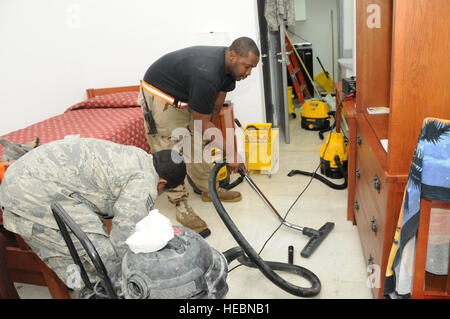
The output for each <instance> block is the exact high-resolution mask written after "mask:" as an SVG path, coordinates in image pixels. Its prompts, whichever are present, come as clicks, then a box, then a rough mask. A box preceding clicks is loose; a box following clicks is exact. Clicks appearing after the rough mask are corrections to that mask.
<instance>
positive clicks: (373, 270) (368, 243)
mask: <svg viewBox="0 0 450 319" xmlns="http://www.w3.org/2000/svg"><path fill="white" fill-rule="evenodd" d="M355 203H357V205H358V207H357V208H355V207H354V216H355V220H356V224H357V228H358V233H359V237H360V240H361V246H362V250H363V256H364V261H365V262H366V266H367V276H368V280H367V284H368V285H370V288H372V294H373V296H374V297H375V298H378V297H379V293H380V288H381V287H382V286H383V285H382V283H381V281H382V280H383V278H384V276H383V274H382V272H383V266H382V262H383V261H382V258H383V231H382V229H383V228H384V222H383V225H381V224H379V221H376V223H377V230H376V231H374V226H373V217H374V216H373V214H372V213H373V212H374V211H373V207H370V202H369V201H367V200H365V199H364V198H361V197H360V195H359V193H358V192H356V193H355ZM355 206H356V205H355ZM374 215H376V213H375V214H374ZM384 271H386V270H384Z"/></svg>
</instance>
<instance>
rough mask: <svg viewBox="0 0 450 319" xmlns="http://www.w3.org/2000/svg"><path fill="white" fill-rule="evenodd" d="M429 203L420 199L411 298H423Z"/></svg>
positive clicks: (428, 229) (429, 213) (428, 228)
mask: <svg viewBox="0 0 450 319" xmlns="http://www.w3.org/2000/svg"><path fill="white" fill-rule="evenodd" d="M430 215H431V201H429V200H426V199H422V200H421V203H420V221H419V229H418V231H417V245H416V258H415V259H416V261H415V264H414V282H413V289H412V298H423V297H424V289H425V266H426V263H427V248H428V233H429V231H430Z"/></svg>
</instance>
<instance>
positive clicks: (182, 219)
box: [176, 200, 211, 238]
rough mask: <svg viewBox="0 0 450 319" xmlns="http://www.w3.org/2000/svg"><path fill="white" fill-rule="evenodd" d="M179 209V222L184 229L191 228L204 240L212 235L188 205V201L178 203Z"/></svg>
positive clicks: (177, 207)
mask: <svg viewBox="0 0 450 319" xmlns="http://www.w3.org/2000/svg"><path fill="white" fill-rule="evenodd" d="M176 209H177V215H176V217H177V221H178V222H179V223H180V224H181V225H183V226H184V227H187V228H190V229H192V230H193V231H195V232H197V233H198V234H200V235H201V236H202V237H203V238H206V237H208V236H209V235H210V234H211V231H210V230H209V228H208V225H206V223H205V222H204V221H203V219H201V218H200V217H199V216H197V214H196V213H194V210H193V209H192V207H191V206H190V205H189V204H188V202H187V201H186V200H182V201H180V202H178V203H176Z"/></svg>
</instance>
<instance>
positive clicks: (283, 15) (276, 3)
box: [264, 0, 295, 31]
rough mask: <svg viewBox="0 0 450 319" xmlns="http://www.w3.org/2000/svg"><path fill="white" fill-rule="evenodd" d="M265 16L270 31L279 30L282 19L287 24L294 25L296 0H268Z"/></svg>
mask: <svg viewBox="0 0 450 319" xmlns="http://www.w3.org/2000/svg"><path fill="white" fill-rule="evenodd" d="M264 16H265V18H266V21H267V25H268V27H269V30H270V31H278V26H279V25H280V22H281V20H285V24H286V25H294V24H295V8H294V0H266V3H265V8H264Z"/></svg>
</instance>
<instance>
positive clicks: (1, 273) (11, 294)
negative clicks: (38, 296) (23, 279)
mask: <svg viewBox="0 0 450 319" xmlns="http://www.w3.org/2000/svg"><path fill="white" fill-rule="evenodd" d="M0 298H1V299H20V297H19V294H18V293H17V290H16V287H15V286H14V283H13V281H12V279H11V276H10V275H9V271H8V267H7V265H6V238H5V236H4V235H3V234H2V233H1V232H0Z"/></svg>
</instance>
